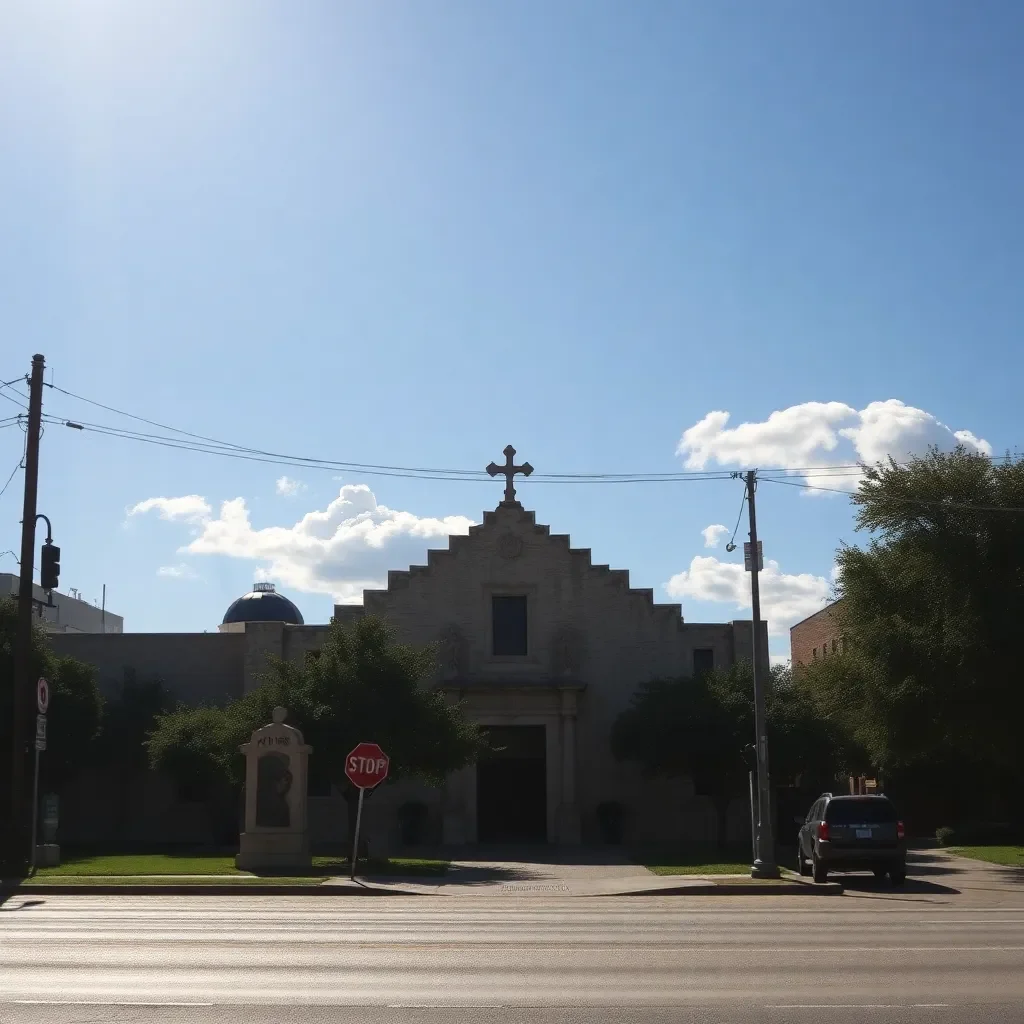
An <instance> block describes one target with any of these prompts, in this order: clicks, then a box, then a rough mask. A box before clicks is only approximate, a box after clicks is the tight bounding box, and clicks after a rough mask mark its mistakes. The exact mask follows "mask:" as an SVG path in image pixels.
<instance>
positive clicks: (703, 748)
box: [612, 662, 848, 841]
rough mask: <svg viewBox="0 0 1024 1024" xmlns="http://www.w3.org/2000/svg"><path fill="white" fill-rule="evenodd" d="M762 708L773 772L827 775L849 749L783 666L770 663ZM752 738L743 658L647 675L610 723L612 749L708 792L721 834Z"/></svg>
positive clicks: (747, 764)
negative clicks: (668, 675) (712, 668)
mask: <svg viewBox="0 0 1024 1024" xmlns="http://www.w3.org/2000/svg"><path fill="white" fill-rule="evenodd" d="M765 710H766V714H767V726H768V742H769V748H770V760H771V766H770V767H771V772H772V777H773V779H774V780H775V781H776V782H778V781H781V780H784V779H793V778H795V777H796V776H806V777H808V778H809V779H811V780H815V781H816V780H819V779H820V780H822V781H830V780H831V779H832V778H833V777H834V776H835V773H836V771H837V770H838V769H839V768H840V767H841V766H842V764H843V763H844V759H845V758H846V757H847V756H848V750H847V744H846V742H845V740H844V738H843V737H842V735H841V734H840V732H839V730H838V729H837V728H835V727H833V726H831V725H830V724H829V723H828V722H827V721H826V720H824V719H822V717H821V716H820V715H818V714H817V712H816V711H815V709H814V707H813V705H812V704H811V702H810V701H809V700H808V699H807V698H806V696H805V695H804V693H803V692H802V691H801V690H800V689H799V688H798V687H796V686H795V685H794V684H793V680H792V677H791V675H790V672H789V670H788V668H785V667H783V666H775V667H774V668H772V670H771V673H770V679H769V680H768V682H767V685H766V700H765ZM753 742H754V681H753V671H752V667H751V665H750V662H740V663H739V664H737V665H734V666H733V667H731V668H730V669H728V670H726V671H717V672H712V673H708V674H705V675H700V676H697V677H696V678H689V677H682V678H677V679H656V680H653V681H652V682H649V683H647V684H645V685H644V686H642V687H641V688H640V689H639V690H638V691H637V693H636V694H635V695H634V697H633V700H632V702H631V704H630V706H629V707H628V708H627V709H626V710H625V711H624V712H622V714H621V715H620V716H619V717H618V719H617V720H616V722H615V724H614V726H613V728H612V752H613V753H614V755H615V756H616V757H618V758H620V759H622V760H631V761H636V762H638V763H639V764H640V766H641V768H642V770H643V771H644V773H645V774H647V775H660V776H666V777H673V776H674V777H680V776H689V777H690V778H691V779H692V780H693V785H694V789H695V791H696V792H697V793H699V794H701V795H704V796H708V797H710V798H711V799H712V801H713V802H714V804H715V807H716V809H717V811H718V814H719V838H720V840H721V841H724V837H725V829H724V820H725V815H726V812H727V810H728V806H729V802H730V801H731V800H732V799H733V798H734V797H736V796H739V795H740V794H742V793H743V792H745V788H746V778H747V772H748V771H749V770H750V769H751V768H752V767H753V762H752V760H751V757H752V754H751V752H750V750H749V748H750V747H751V744H752V743H753Z"/></svg>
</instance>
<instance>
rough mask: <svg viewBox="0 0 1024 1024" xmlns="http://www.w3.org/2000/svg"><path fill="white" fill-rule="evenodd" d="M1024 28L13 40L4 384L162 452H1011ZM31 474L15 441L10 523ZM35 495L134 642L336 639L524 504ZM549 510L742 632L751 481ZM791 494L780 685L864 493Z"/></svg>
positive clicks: (631, 11) (668, 456)
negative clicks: (309, 634) (482, 527)
mask: <svg viewBox="0 0 1024 1024" xmlns="http://www.w3.org/2000/svg"><path fill="white" fill-rule="evenodd" d="M1022 30H1024V7H1021V6H1020V5H1019V4H1016V3H1013V2H1011V0H1005V2H988V3H985V2H982V3H973V4H964V3H960V2H938V0H928V2H924V0H919V2H913V0H911V2H907V3H902V4H892V5H883V4H869V5H863V4H860V5H855V4H818V3H812V2H809V0H807V2H802V3H795V2H784V0H779V2H776V3H773V4H763V3H758V2H753V0H751V2H716V3H706V4H698V3H686V2H653V0H652V2H645V3H639V4H625V3H619V2H603V0H579V2H569V0H562V2H558V3H553V4H552V3H547V2H543V3H542V2H540V0H523V2H520V3H515V4H481V3H477V2H473V0H465V2H455V0H451V2H446V0H431V2H430V3H414V2H411V0H406V2H395V3H391V4H380V3H375V2H369V0H367V2H345V3H339V2H336V0H322V2H313V0H311V2H309V3H304V4H299V5H292V4H270V3H258V2H255V0H246V2H244V3H242V2H239V3H232V2H219V3H217V4H210V3H206V2H189V0H175V2H166V3H156V2H145V0H107V2H98V0H82V2H74V3H72V2H70V0H69V2H66V3H53V2H45V0H22V2H10V3H7V4H5V5H4V7H3V9H2V12H0V138H3V139H4V158H3V160H2V161H0V235H2V237H3V239H4V245H3V246H2V247H0V337H2V338H3V344H2V349H0V353H2V354H0V379H2V380H10V379H12V378H14V377H17V376H18V375H20V374H22V373H24V372H25V371H26V370H27V369H28V365H29V362H30V359H31V355H32V353H33V352H37V351H38V352H42V353H44V354H45V355H46V357H47V363H48V366H49V367H51V368H52V374H53V376H52V381H53V383H55V384H56V385H58V386H59V387H63V388H65V389H67V390H69V391H72V392H75V393H76V394H79V395H84V396H87V397H89V398H91V399H94V400H96V401H99V402H102V403H105V404H107V405H110V406H113V407H116V408H119V409H124V410H127V411H129V412H133V413H136V414H139V415H142V416H145V417H148V418H151V419H154V420H157V421H160V422H162V423H166V424H170V425H172V426H175V427H180V428H182V429H186V430H190V431H193V432H196V433H199V434H205V435H209V436H212V437H216V438H220V439H223V440H225V441H229V442H234V443H237V444H241V445H246V446H251V447H257V448H263V449H269V450H273V451H280V452H287V453H292V454H298V455H305V456H313V457H319V458H324V459H334V460H340V461H347V462H361V463H375V464H388V465H400V466H413V467H416V466H426V467H445V468H459V469H462V468H467V469H478V468H482V467H483V466H484V465H486V464H487V463H488V462H489V461H490V460H491V459H497V460H499V461H500V453H501V449H502V448H503V447H504V446H505V445H506V444H508V443H510V442H511V443H512V444H514V445H515V446H516V447H517V448H518V449H519V452H520V456H521V457H522V458H526V459H529V461H530V462H531V463H532V464H533V465H534V466H535V467H536V469H537V471H538V473H540V472H541V471H544V472H567V473H571V472H611V473H614V472H630V471H634V470H643V471H655V472H669V471H672V470H678V469H683V468H685V467H686V466H687V465H689V466H690V467H693V468H705V469H719V468H723V467H725V468H727V469H742V468H747V466H749V465H760V466H762V467H764V466H766V465H772V466H776V467H782V466H788V467H794V468H797V467H805V466H822V465H826V464H828V463H830V462H832V463H836V462H838V463H847V462H850V461H852V460H855V459H857V458H858V457H876V456H878V455H881V454H885V453H888V452H892V453H893V454H896V455H898V456H900V457H902V456H904V455H906V454H907V453H908V452H912V451H915V450H920V448H921V446H922V445H923V444H925V443H926V442H927V441H929V440H934V441H939V442H940V443H952V436H953V435H952V434H951V433H950V431H967V432H969V434H967V435H964V436H965V437H967V438H968V440H969V443H977V444H978V445H980V446H981V447H985V446H986V445H987V446H990V447H991V448H992V449H993V450H994V451H995V452H996V453H997V454H998V453H1001V452H1003V451H1005V450H1007V449H1014V448H1015V447H1016V446H1017V445H1018V444H1020V442H1021V439H1022V429H1021V425H1020V415H1019V413H1018V412H1017V409H1018V408H1019V390H1020V380H1021V375H1022V371H1024V354H1022V353H1024V346H1022V345H1021V344H1020V342H1019V339H1018V338H1017V336H1016V333H1017V332H1018V330H1019V324H1020V322H1021V318H1022V317H1021V314H1022V312H1024V309H1022V306H1024V298H1022V292H1021V289H1020V287H1019V282H1020V280H1021V277H1022V270H1024V267H1022V262H1024V261H1022V255H1024V241H1022V239H1024V231H1022V223H1021V221H1022V213H1021V209H1022V204H1021V202H1020V182H1021V180H1024V178H1022V170H1024V166H1022V165H1024V153H1022V148H1024V142H1022V140H1024V133H1022V132H1021V130H1020V113H1019V112H1020V107H1021V100H1022V96H1021V91H1022V90H1021V87H1022V81H1024V71H1022V70H1021V68H1020V62H1019V59H1018V58H1019V53H1018V42H1019V40H1020V38H1021V32H1022ZM48 379H51V378H49V377H48ZM7 394H10V392H9V391H8V392H7ZM895 402H902V403H904V406H903V407H900V406H898V405H896V404H894V403H895ZM829 403H832V404H829ZM883 403H888V404H883ZM0 405H2V406H3V409H2V410H0V420H2V417H3V416H6V415H9V414H16V413H17V411H18V410H17V408H16V407H15V405H14V404H12V403H10V402H8V401H0ZM45 409H46V411H47V412H48V413H51V414H54V415H59V416H64V417H70V418H73V419H81V420H88V421H90V422H95V423H101V424H109V425H116V426H119V427H127V428H129V429H133V428H134V429H141V430H151V428H147V427H145V426H144V425H141V424H138V423H132V421H129V420H125V419H123V418H122V417H119V416H117V415H116V414H114V413H110V412H106V411H104V410H101V409H96V408H95V407H90V406H87V405H83V404H82V403H80V402H78V401H75V400H73V399H71V398H69V397H67V396H65V395H63V394H61V393H59V392H56V391H54V390H50V389H48V390H47V391H46V395H45ZM711 413H728V414H729V419H728V422H727V423H724V421H723V417H722V416H720V415H719V416H717V417H711V418H708V417H709V414H711ZM773 413H776V414H778V415H776V416H775V418H774V419H772V420H769V417H770V416H771V415H772V414H773ZM723 423H724V425H723ZM741 424H748V425H749V426H748V427H744V428H743V429H742V430H740V431H739V432H736V433H732V432H731V431H732V430H733V428H736V427H739V426H740V425H741ZM940 424H942V425H946V426H948V428H949V429H946V426H942V425H940ZM686 431H692V432H691V433H690V434H689V435H687V436H688V437H689V439H690V444H689V446H687V447H685V448H684V450H683V451H682V452H680V451H678V450H677V449H678V446H679V444H680V440H681V438H683V436H684V432H686ZM841 431H845V432H846V433H840V432H841ZM972 439H973V440H972ZM833 443H834V444H835V447H834V448H832V449H831V450H830V449H829V445H831V444H833ZM22 445H23V434H22V432H21V431H20V430H19V429H18V427H17V425H16V424H15V425H13V426H11V427H8V428H0V486H2V484H3V481H4V480H5V479H6V478H7V474H8V473H9V472H10V471H11V470H12V469H13V468H14V467H15V465H16V464H17V461H18V458H19V456H20V453H21V447H22ZM41 466H42V468H41V483H40V510H41V511H44V512H47V513H48V514H49V515H50V517H51V519H52V520H53V523H54V531H55V535H56V539H57V540H58V541H59V542H60V544H61V547H62V548H63V559H62V562H63V572H62V578H61V584H62V587H63V588H66V587H68V586H76V587H78V588H79V589H81V590H82V591H83V593H84V595H85V596H87V597H89V598H92V597H98V596H99V594H100V590H101V587H102V585H103V584H104V583H106V584H107V588H108V607H110V608H111V609H112V610H113V611H114V612H117V613H119V614H123V615H124V616H125V624H126V628H128V629H130V630H168V631H173V630H201V629H213V628H215V627H216V624H217V623H218V622H219V621H220V616H221V614H222V613H223V610H224V608H225V607H226V606H227V604H228V603H229V602H230V601H231V600H232V599H233V598H234V597H237V596H238V595H239V594H240V593H242V592H244V591H246V590H248V589H249V588H250V586H251V583H252V582H253V580H254V579H256V578H261V577H262V576H269V577H270V578H273V579H275V581H276V582H277V583H278V585H279V586H280V587H281V589H282V590H284V591H285V592H286V593H288V594H289V595H290V596H291V597H293V598H294V599H295V600H296V602H297V603H298V604H299V605H300V607H301V608H302V610H303V612H304V614H305V616H306V619H307V621H324V620H326V618H327V617H328V616H329V614H330V608H331V604H332V595H336V596H340V597H341V598H342V599H347V600H351V599H352V598H353V596H355V595H357V594H358V590H359V587H360V586H362V585H363V584H364V583H366V582H368V581H373V580H379V579H380V578H382V577H383V575H384V574H385V573H386V569H387V568H388V567H392V568H401V567H403V566H404V565H405V564H407V563H408V562H409V560H410V559H412V560H420V559H421V558H422V552H423V551H424V550H425V549H426V547H427V546H428V545H430V546H444V540H443V536H444V534H445V533H446V532H447V531H448V530H449V529H462V528H464V526H465V523H466V521H468V520H474V521H477V520H479V518H480V516H481V513H482V510H483V509H485V508H491V507H493V506H494V505H495V504H496V503H497V501H498V500H499V499H500V497H501V493H500V491H501V489H500V486H499V485H498V484H496V483H491V482H478V481H474V482H448V481H430V480H410V479H403V478H393V477H380V476H371V475H368V474H365V473H359V472H347V473H345V474H344V475H343V476H342V479H338V478H337V477H338V476H339V474H338V473H337V472H336V471H335V472H329V471H314V470H306V469H295V468H282V467H280V466H272V465H262V464H258V463H252V462H245V461H241V460H233V459H224V458H218V457H214V456H210V455H203V454H198V453H195V452H186V451H177V450H172V449H168V448H164V447H157V446H153V445H148V444H143V443H139V442H137V441H130V440H125V439H121V438H114V437H109V436H104V435H102V434H99V433H97V432H94V431H93V432H89V431H83V432H78V431H72V430H68V429H65V428H61V427H59V426H57V425H51V426H49V427H48V428H47V430H46V434H45V436H44V439H43V443H42V463H41ZM282 474H286V475H287V476H288V477H289V478H290V480H292V481H297V482H298V484H297V489H295V490H294V493H284V494H283V493H278V492H279V489H284V490H288V489H290V488H291V486H292V485H290V484H283V485H282V486H281V488H279V487H278V485H277V480H278V478H279V477H281V476H282ZM803 479H805V478H804V477H801V476H796V477H794V478H793V480H794V481H799V480H803ZM810 482H814V479H811V481H810ZM818 482H819V483H820V478H819V479H818ZM20 484H21V477H20V474H16V478H15V480H14V481H13V482H12V485H11V487H9V488H8V490H7V492H6V493H5V494H4V495H3V496H2V497H0V550H3V549H5V548H11V549H14V550H15V551H17V549H18V532H19V526H18V521H19V519H20ZM842 484H843V485H844V486H848V485H849V484H850V481H849V479H848V478H844V480H843V482H842ZM357 485H366V486H367V487H369V488H370V491H372V497H371V495H370V494H368V493H367V492H366V491H365V490H362V489H359V490H348V491H346V492H345V493H344V495H342V496H341V498H339V489H340V488H341V487H343V486H349V487H354V486H357ZM520 497H521V498H522V499H523V500H524V503H525V504H526V505H527V506H528V507H530V508H533V509H535V510H536V512H537V518H538V521H539V522H543V523H548V524H550V525H551V527H552V529H553V530H554V531H556V532H565V533H569V534H570V535H571V537H572V539H573V543H574V544H576V545H578V546H587V547H591V548H593V551H594V557H595V560H596V561H600V562H610V563H611V564H612V565H614V566H616V567H622V568H628V569H630V570H631V573H632V580H633V582H634V584H635V585H638V586H651V587H655V588H656V590H657V591H658V594H659V595H660V597H661V598H662V599H665V600H667V599H669V593H670V592H671V593H672V594H674V595H675V596H676V597H677V599H679V600H681V601H682V604H683V610H684V614H685V616H686V618H687V619H689V620H691V621H700V620H705V621H706V620H722V619H729V618H735V617H742V616H743V615H744V614H749V612H744V610H743V609H742V607H740V606H739V605H738V603H737V600H738V598H739V597H741V596H742V590H743V587H744V586H745V584H746V580H745V578H743V577H742V575H741V574H740V573H738V571H737V569H736V565H735V562H736V561H737V560H736V557H735V555H727V554H726V553H725V552H724V550H723V544H724V540H720V541H719V544H718V547H717V548H707V547H705V541H704V538H703V536H702V531H703V530H704V529H705V528H706V527H708V526H710V525H713V524H724V525H726V526H728V528H729V530H730V531H731V529H732V526H733V524H734V523H735V520H736V515H737V513H738V512H739V506H740V497H741V491H740V487H739V485H738V484H737V483H736V482H733V481H724V482H720V481H711V482H701V481H686V482H675V483H669V484H636V485H625V484H621V485H561V486H558V485H553V484H543V483H541V482H540V481H537V482H532V481H531V482H527V483H525V484H523V485H521V488H520ZM161 498H162V499H185V498H188V499H189V500H188V501H184V502H181V501H179V502H177V503H174V502H167V501H164V502H162V503H161V502H159V501H156V500H155V499H161ZM200 499H201V500H200ZM237 499H241V503H240V502H239V501H238V500H237ZM374 499H375V501H374ZM758 499H759V507H758V511H759V520H760V526H761V534H762V538H763V542H764V546H765V556H766V558H767V559H769V560H772V561H774V562H777V563H778V566H777V568H776V569H774V570H773V574H769V579H768V580H767V586H766V589H767V595H768V602H767V603H768V605H769V607H768V608H767V614H768V616H769V617H770V618H772V620H773V622H774V623H775V626H776V635H775V636H773V640H772V648H773V651H774V652H775V653H776V654H783V653H785V651H786V650H787V649H788V639H787V636H786V633H785V627H786V626H788V624H790V623H791V622H792V621H793V618H794V616H796V617H799V613H803V614H806V613H807V612H808V611H811V610H814V607H816V605H817V604H820V601H821V598H822V595H823V593H824V592H825V589H826V586H827V580H828V577H829V573H830V571H831V568H832V564H833V557H834V551H835V549H836V546H837V545H838V543H839V542H840V541H841V540H844V539H845V540H854V539H856V535H855V534H854V533H853V531H852V520H851V516H850V511H849V505H848V502H847V500H846V499H845V498H844V497H842V496H839V495H827V494H820V493H816V494H808V493H807V492H803V491H801V490H800V489H798V488H796V487H787V486H780V485H777V484H768V483H765V484H763V485H762V487H761V488H760V490H759V492H758ZM225 501H231V502H233V504H231V505H229V506H228V507H227V509H226V510H223V511H222V503H223V502H225ZM332 502H333V503H334V504H333V505H332ZM242 503H244V511H243V507H242ZM375 503H376V504H375ZM132 509H135V510H136V511H135V512H134V514H129V510H132ZM317 512H319V513H322V515H320V516H319V517H313V518H309V519H305V520H304V518H303V517H304V516H307V514H310V513H317ZM246 515H247V516H248V519H246V518H245V516H246ZM297 524H298V525H297ZM717 532H718V533H720V532H721V531H717ZM725 539H728V538H727V537H726V538H725ZM189 545H191V547H192V550H186V551H180V550H179V549H180V548H183V547H186V546H189ZM695 559H696V560H697V561H694V560H695ZM14 569H16V566H15V564H14V562H13V560H12V557H11V556H10V555H5V556H0V571H13V570H14ZM670 581H672V582H671V583H670ZM666 585H668V588H667V589H666Z"/></svg>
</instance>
